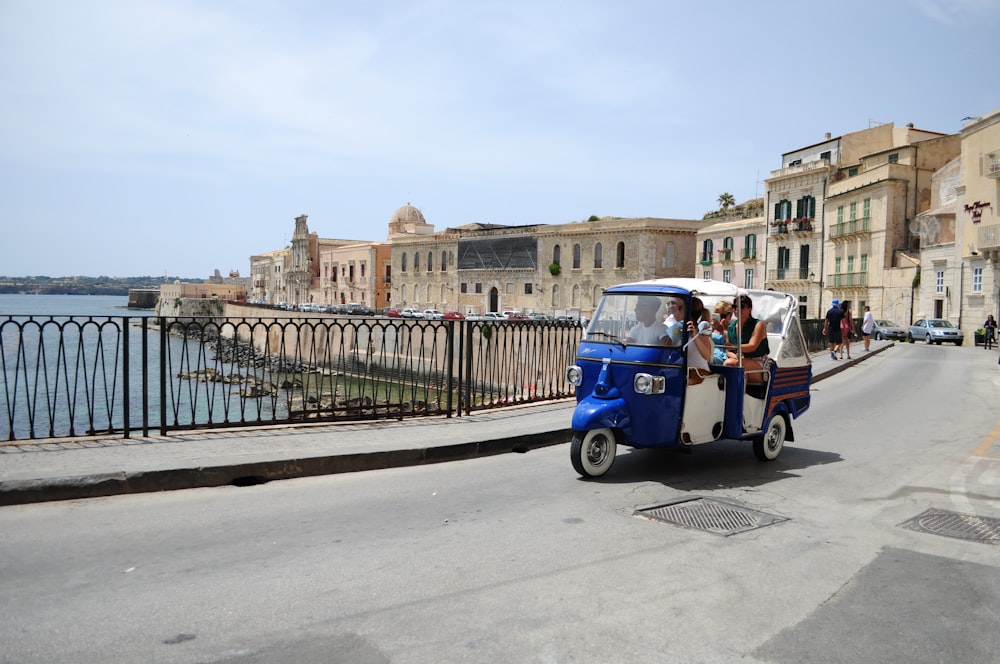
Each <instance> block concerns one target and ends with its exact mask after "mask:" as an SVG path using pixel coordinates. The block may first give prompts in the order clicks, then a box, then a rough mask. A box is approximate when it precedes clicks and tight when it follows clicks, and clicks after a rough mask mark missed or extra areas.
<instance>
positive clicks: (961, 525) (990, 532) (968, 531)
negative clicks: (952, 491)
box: [899, 508, 1000, 545]
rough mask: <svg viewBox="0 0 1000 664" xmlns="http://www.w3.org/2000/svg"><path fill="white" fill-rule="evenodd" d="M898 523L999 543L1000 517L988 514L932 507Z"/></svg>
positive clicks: (945, 535) (951, 535) (912, 527)
mask: <svg viewBox="0 0 1000 664" xmlns="http://www.w3.org/2000/svg"><path fill="white" fill-rule="evenodd" d="M899 525H900V526H901V527H903V528H907V529H909V530H916V531H917V532H920V533H930V534H931V535H942V536H944V537H955V538H958V539H964V540H969V541H970V542H983V543H984V544H993V545H1000V519H994V518H991V517H988V516H976V515H975V514H961V513H959V512H948V511H946V510H937V509H933V508H932V509H929V510H927V511H926V512H924V513H923V514H918V515H917V516H915V517H913V518H912V519H910V520H909V521H904V522H903V523H901V524H899Z"/></svg>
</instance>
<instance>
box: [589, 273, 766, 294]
mask: <svg viewBox="0 0 1000 664" xmlns="http://www.w3.org/2000/svg"><path fill="white" fill-rule="evenodd" d="M650 286H651V287H654V288H676V289H679V290H685V291H688V292H689V293H691V294H693V295H711V296H714V297H720V298H722V297H736V296H737V295H740V294H742V293H748V292H749V291H747V290H746V289H745V288H739V287H738V286H736V285H734V284H731V283H729V282H726V281H713V280H711V279H695V278H693V277H674V278H670V279H647V280H645V281H636V282H633V283H630V284H617V285H615V286H611V287H610V288H608V290H627V289H629V288H633V287H639V288H640V290H645V287H650Z"/></svg>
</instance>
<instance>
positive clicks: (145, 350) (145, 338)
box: [142, 316, 149, 438]
mask: <svg viewBox="0 0 1000 664" xmlns="http://www.w3.org/2000/svg"><path fill="white" fill-rule="evenodd" d="M142 436H143V438H148V437H149V316H143V317H142Z"/></svg>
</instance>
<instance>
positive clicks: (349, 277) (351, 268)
mask: <svg viewBox="0 0 1000 664" xmlns="http://www.w3.org/2000/svg"><path fill="white" fill-rule="evenodd" d="M349 272H350V274H349V276H348V277H347V280H348V281H354V263H351V265H350V266H349Z"/></svg>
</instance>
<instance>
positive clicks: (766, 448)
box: [753, 413, 788, 461]
mask: <svg viewBox="0 0 1000 664" xmlns="http://www.w3.org/2000/svg"><path fill="white" fill-rule="evenodd" d="M787 429H788V425H787V424H786V423H785V416H784V415H781V414H780V413H779V414H777V415H775V416H774V417H772V418H771V421H770V422H768V423H767V431H765V432H764V435H763V436H760V437H759V438H754V440H753V453H754V454H755V455H756V456H757V458H758V459H760V460H761V461H773V460H774V459H777V458H778V455H779V454H781V448H782V447H784V446H785V433H786V431H787Z"/></svg>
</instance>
